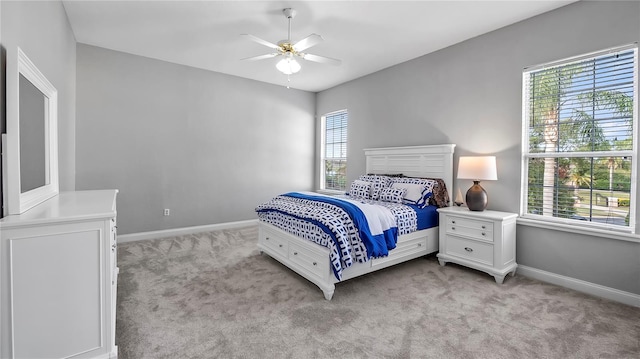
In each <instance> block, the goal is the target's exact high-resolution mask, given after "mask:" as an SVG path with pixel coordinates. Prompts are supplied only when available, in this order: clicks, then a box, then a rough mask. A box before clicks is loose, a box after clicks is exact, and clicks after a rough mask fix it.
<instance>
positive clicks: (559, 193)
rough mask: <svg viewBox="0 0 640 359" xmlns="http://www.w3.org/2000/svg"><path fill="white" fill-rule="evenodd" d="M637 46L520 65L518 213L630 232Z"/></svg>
mask: <svg viewBox="0 0 640 359" xmlns="http://www.w3.org/2000/svg"><path fill="white" fill-rule="evenodd" d="M637 71H638V48H637V44H634V45H631V46H626V47H621V48H616V49H609V50H606V51H602V52H599V53H595V54H589V55H584V56H580V57H575V58H571V59H567V60H562V61H558V62H555V63H553V64H546V65H542V66H537V67H536V68H533V69H525V71H524V73H523V141H522V159H523V165H522V169H523V182H522V183H523V185H522V197H523V200H522V206H521V207H522V208H521V212H522V216H523V217H525V218H527V217H528V218H531V219H539V220H545V221H556V222H563V223H567V224H578V225H583V224H584V225H587V226H592V227H596V228H608V229H620V230H626V231H633V229H634V228H635V223H634V222H635V207H636V205H637V204H636V201H637V192H636V181H633V179H634V178H636V171H637V169H636V167H637V166H636V163H637V158H636V155H637V153H638V152H637V146H638V145H637V141H638V139H637V135H638V129H637V127H638V109H637V103H636V102H637V91H638V73H637Z"/></svg>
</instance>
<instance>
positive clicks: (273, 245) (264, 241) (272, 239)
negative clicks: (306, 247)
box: [260, 229, 289, 258]
mask: <svg viewBox="0 0 640 359" xmlns="http://www.w3.org/2000/svg"><path fill="white" fill-rule="evenodd" d="M260 244H261V245H262V246H264V247H265V249H268V250H271V251H272V252H275V254H277V255H280V256H282V257H285V258H286V257H287V255H288V254H289V241H288V240H287V239H286V238H282V237H280V236H279V235H278V234H277V233H275V232H272V231H270V230H268V229H265V230H262V231H261V232H260Z"/></svg>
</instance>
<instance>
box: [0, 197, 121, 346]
mask: <svg viewBox="0 0 640 359" xmlns="http://www.w3.org/2000/svg"><path fill="white" fill-rule="evenodd" d="M117 193H118V191H117V190H101V191H77V192H61V193H60V194H59V195H58V196H55V197H53V198H51V199H49V200H47V201H45V202H43V203H41V204H39V205H37V206H36V207H33V208H32V209H30V210H28V211H26V212H24V213H22V214H20V215H11V216H7V217H4V218H2V219H0V245H1V247H0V249H1V257H0V258H1V262H0V298H1V310H0V322H1V326H0V330H1V339H2V340H1V347H0V357H1V358H115V357H117V354H118V351H117V347H116V345H115V319H116V287H117V278H118V268H117V267H116V263H117V258H116V195H117Z"/></svg>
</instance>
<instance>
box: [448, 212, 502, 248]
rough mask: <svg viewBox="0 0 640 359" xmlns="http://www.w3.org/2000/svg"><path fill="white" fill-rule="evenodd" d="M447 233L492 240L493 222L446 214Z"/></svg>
mask: <svg viewBox="0 0 640 359" xmlns="http://www.w3.org/2000/svg"><path fill="white" fill-rule="evenodd" d="M446 228H447V233H451V234H455V235H462V236H467V237H471V238H477V239H482V240H485V241H490V242H493V222H488V221H480V220H475V219H468V218H462V217H455V216H447V227H446Z"/></svg>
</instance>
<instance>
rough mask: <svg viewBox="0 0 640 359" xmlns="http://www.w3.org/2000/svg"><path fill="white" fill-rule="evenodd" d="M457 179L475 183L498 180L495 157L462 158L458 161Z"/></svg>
mask: <svg viewBox="0 0 640 359" xmlns="http://www.w3.org/2000/svg"><path fill="white" fill-rule="evenodd" d="M458 178H460V179H470V180H475V181H489V180H491V181H495V180H497V179H498V171H497V169H496V157H495V156H462V157H460V160H459V161H458Z"/></svg>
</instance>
